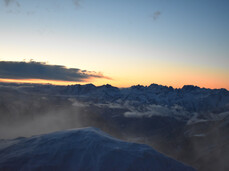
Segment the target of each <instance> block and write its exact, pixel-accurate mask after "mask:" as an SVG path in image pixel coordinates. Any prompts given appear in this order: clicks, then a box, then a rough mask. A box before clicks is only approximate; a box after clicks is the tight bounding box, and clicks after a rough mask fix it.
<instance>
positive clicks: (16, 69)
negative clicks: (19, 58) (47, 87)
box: [0, 61, 110, 82]
mask: <svg viewBox="0 0 229 171" xmlns="http://www.w3.org/2000/svg"><path fill="white" fill-rule="evenodd" d="M0 78H7V79H45V80H61V81H77V82H84V81H87V80H88V79H91V78H105V79H110V78H108V77H105V76H104V75H103V74H101V73H97V72H94V71H87V70H81V69H78V68H67V67H65V66H62V65H48V64H46V63H42V62H34V61H30V62H14V61H0Z"/></svg>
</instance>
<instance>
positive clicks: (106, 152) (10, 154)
mask: <svg viewBox="0 0 229 171" xmlns="http://www.w3.org/2000/svg"><path fill="white" fill-rule="evenodd" d="M7 143H8V144H9V145H8V146H6V144H7ZM2 145H5V148H4V147H3V148H0V170H67V171H68V170H93V171H99V170H100V171H101V170H106V171H107V170H139V171H140V170H141V171H142V170H157V171H158V170H167V171H179V170H180V171H192V170H194V169H193V168H191V167H189V166H186V165H184V164H182V163H180V162H178V161H176V160H173V159H171V158H169V157H166V156H164V155H163V154H161V153H159V152H157V151H155V150H153V149H152V148H151V147H149V146H147V145H143V144H136V143H127V142H124V141H121V140H118V139H115V138H112V137H111V136H109V135H108V134H106V133H104V132H102V131H100V130H99V129H96V128H83V129H72V130H65V131H60V132H55V133H50V134H45V135H39V136H33V137H30V138H19V139H14V140H4V142H3V141H0V147H1V146H2Z"/></svg>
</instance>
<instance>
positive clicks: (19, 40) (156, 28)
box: [0, 0, 229, 89]
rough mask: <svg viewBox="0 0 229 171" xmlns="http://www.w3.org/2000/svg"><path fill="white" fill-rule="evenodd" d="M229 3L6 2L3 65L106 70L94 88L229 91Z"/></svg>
mask: <svg viewBox="0 0 229 171" xmlns="http://www.w3.org/2000/svg"><path fill="white" fill-rule="evenodd" d="M228 30H229V1H228V0H0V60H4V61H23V60H24V59H25V60H27V61H28V60H30V59H33V60H34V61H38V62H48V64H50V65H52V64H53V65H64V66H66V67H71V68H79V69H82V70H84V69H85V70H88V71H96V72H101V73H103V75H105V76H107V77H110V78H112V79H93V80H91V81H92V83H94V84H96V85H100V84H106V83H109V84H112V85H114V86H119V87H126V86H130V85H134V84H142V85H149V84H151V83H157V84H163V85H168V86H170V85H171V86H174V87H182V86H183V85H185V84H193V85H198V86H200V87H207V88H227V89H229V31H228Z"/></svg>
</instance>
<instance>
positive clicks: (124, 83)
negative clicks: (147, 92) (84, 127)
mask: <svg viewBox="0 0 229 171" xmlns="http://www.w3.org/2000/svg"><path fill="white" fill-rule="evenodd" d="M180 79H181V78H180ZM193 79H194V78H190V79H189V80H188V81H183V84H180V83H179V81H178V80H176V81H168V80H161V81H160V82H159V81H152V82H150V83H149V84H147V82H145V84H141V85H144V86H149V85H150V84H152V83H155V84H159V85H166V86H172V87H174V88H182V87H183V86H184V85H195V86H199V87H201V88H203V87H205V88H211V89H216V88H225V89H227V90H229V87H221V85H222V84H221V83H219V82H216V81H215V80H208V81H206V80H203V79H201V78H198V79H196V78H195V79H196V80H195V81H193ZM191 81H192V84H191V83H190V82H191ZM0 82H4V83H31V84H32V83H35V84H52V85H74V84H82V85H84V84H89V83H92V84H94V85H96V86H101V85H105V84H111V85H112V86H116V87H119V88H125V87H130V86H133V85H137V84H138V83H137V81H136V80H132V81H131V80H129V82H127V81H126V80H125V81H120V82H116V81H112V80H109V81H108V80H103V79H101V80H96V81H93V82H73V81H62V80H43V79H5V78H0Z"/></svg>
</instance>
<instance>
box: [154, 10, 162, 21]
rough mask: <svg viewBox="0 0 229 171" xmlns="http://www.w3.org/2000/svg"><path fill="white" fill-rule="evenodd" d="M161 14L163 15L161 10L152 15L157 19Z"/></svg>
mask: <svg viewBox="0 0 229 171" xmlns="http://www.w3.org/2000/svg"><path fill="white" fill-rule="evenodd" d="M160 15H161V11H156V12H154V13H153V15H152V18H153V20H157V19H158V17H159V16H160Z"/></svg>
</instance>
